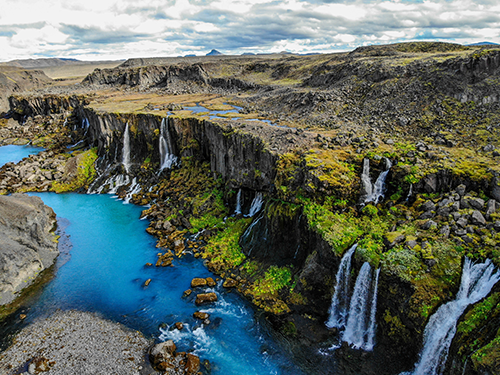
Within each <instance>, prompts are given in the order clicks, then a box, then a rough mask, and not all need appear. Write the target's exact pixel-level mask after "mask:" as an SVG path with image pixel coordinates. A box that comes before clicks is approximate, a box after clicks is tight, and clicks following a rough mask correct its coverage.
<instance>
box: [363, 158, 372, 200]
mask: <svg viewBox="0 0 500 375" xmlns="http://www.w3.org/2000/svg"><path fill="white" fill-rule="evenodd" d="M361 183H362V184H363V188H364V190H365V192H366V197H367V198H368V197H369V196H371V195H372V192H373V185H372V181H371V180H370V159H364V160H363V173H361ZM365 202H366V198H365Z"/></svg>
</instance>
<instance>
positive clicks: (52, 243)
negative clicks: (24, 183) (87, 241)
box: [0, 194, 59, 305]
mask: <svg viewBox="0 0 500 375" xmlns="http://www.w3.org/2000/svg"><path fill="white" fill-rule="evenodd" d="M56 225H57V222H56V215H55V213H54V211H53V210H52V209H51V208H50V207H47V206H46V205H44V204H43V202H42V200H41V199H40V198H39V197H30V196H27V195H24V194H13V195H11V196H1V195H0V233H1V236H0V305H5V304H7V303H10V302H12V301H13V300H14V299H15V297H16V293H17V292H19V291H20V290H22V289H23V288H25V287H26V286H28V285H30V284H31V283H32V282H33V280H34V279H35V277H36V276H37V275H38V274H40V272H42V271H43V270H44V269H46V268H48V267H50V266H51V265H52V264H53V263H54V261H55V259H56V257H57V255H58V254H59V251H58V249H57V237H56V235H55V233H54V231H55V228H56Z"/></svg>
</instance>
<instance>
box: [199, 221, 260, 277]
mask: <svg viewBox="0 0 500 375" xmlns="http://www.w3.org/2000/svg"><path fill="white" fill-rule="evenodd" d="M250 221H251V219H235V218H232V217H231V218H228V219H227V220H226V222H225V223H224V227H223V229H222V230H221V231H220V232H219V233H217V234H216V235H215V236H212V237H211V238H210V239H209V241H208V244H207V246H206V247H205V253H204V254H203V257H204V258H209V259H210V263H211V267H212V268H214V269H216V270H218V271H222V270H227V269H230V268H234V267H237V266H239V265H240V264H241V263H242V262H243V261H244V260H245V258H246V257H245V254H243V252H242V251H241V247H240V245H239V244H238V241H239V239H240V237H241V235H242V234H243V232H244V231H245V229H246V227H247V225H248V223H249V222H250Z"/></svg>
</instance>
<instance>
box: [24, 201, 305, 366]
mask: <svg viewBox="0 0 500 375" xmlns="http://www.w3.org/2000/svg"><path fill="white" fill-rule="evenodd" d="M33 195H37V196H39V197H41V198H42V200H43V201H44V202H45V204H47V205H48V206H50V207H52V208H53V209H54V211H55V212H56V213H57V215H58V218H59V225H60V227H62V229H63V230H64V235H63V237H62V238H61V240H60V248H61V250H62V251H63V253H62V254H61V255H60V256H59V258H58V264H57V271H56V276H55V278H54V279H53V280H52V281H51V282H50V283H49V284H48V285H47V286H46V288H45V289H44V291H43V293H42V294H41V296H40V297H39V299H38V300H37V302H36V303H35V304H34V305H33V306H32V307H31V308H30V311H29V316H30V318H31V319H32V318H33V317H36V316H44V315H47V314H50V313H51V312H53V311H54V310H55V309H63V310H66V309H78V310H84V311H95V312H99V313H101V314H103V315H104V316H105V317H107V318H109V319H112V320H115V321H118V322H121V323H123V324H125V325H127V326H129V327H131V328H133V329H137V330H140V331H142V332H143V333H144V334H145V335H147V336H151V337H154V338H161V339H162V340H166V339H170V338H171V339H174V341H175V342H176V344H177V346H178V347H179V348H180V349H181V350H190V349H195V353H196V354H198V355H199V356H200V357H201V358H202V359H208V360H210V361H211V362H212V366H213V368H212V374H225V375H230V374H289V373H294V374H295V373H299V371H298V370H296V369H295V368H294V366H293V365H292V364H291V363H290V361H289V360H287V359H286V356H285V355H284V354H283V353H282V352H280V349H279V348H278V345H277V344H275V343H274V342H273V341H272V339H271V338H270V336H269V334H268V333H267V330H266V327H265V325H262V324H261V322H259V321H258V320H256V319H255V317H254V313H253V310H252V308H251V307H250V306H249V305H248V304H247V302H246V301H244V300H243V299H242V298H241V297H239V296H238V295H237V294H235V293H228V292H227V291H226V290H224V289H223V288H222V287H221V286H220V285H219V286H217V287H215V288H213V289H210V290H213V291H215V292H216V293H217V294H218V296H219V301H218V302H217V303H215V304H214V305H213V306H209V307H204V308H201V309H200V308H197V307H196V305H195V304H194V298H195V296H194V294H195V293H193V295H192V296H190V297H188V298H182V295H183V292H184V291H185V290H186V289H189V288H190V282H191V279H192V278H194V277H208V276H210V277H213V278H214V279H215V278H216V276H215V275H213V274H211V273H210V272H209V271H208V270H207V269H206V268H205V267H204V266H203V264H202V262H201V261H200V260H198V259H196V258H194V257H193V256H192V255H190V254H188V255H186V256H184V257H183V258H181V259H177V258H176V259H175V260H174V262H173V264H174V266H173V267H166V268H162V267H158V268H157V267H154V266H153V267H147V266H145V264H146V263H148V262H149V263H153V264H154V263H155V262H156V260H157V256H156V254H157V253H158V250H159V249H157V248H156V247H155V244H156V241H155V239H154V238H153V237H152V236H150V235H148V234H147V233H146V232H145V229H146V227H147V224H148V223H147V222H146V221H145V220H139V215H140V213H141V208H140V207H137V206H134V205H130V204H123V202H122V201H119V200H116V199H113V198H111V197H110V196H109V195H82V194H73V193H71V194H55V193H37V194H33ZM147 279H151V280H152V281H151V283H150V285H149V286H148V287H144V282H145V281H146V280H147ZM197 310H201V311H205V312H208V313H209V314H210V320H211V321H212V323H211V324H210V325H208V326H206V327H203V326H201V325H200V323H199V322H198V321H196V320H195V319H194V318H193V317H192V315H193V313H194V312H195V311H197ZM176 322H182V323H184V324H185V328H184V329H183V330H182V331H178V330H170V329H169V327H170V326H172V325H173V324H174V323H176ZM269 353H272V355H271V354H269Z"/></svg>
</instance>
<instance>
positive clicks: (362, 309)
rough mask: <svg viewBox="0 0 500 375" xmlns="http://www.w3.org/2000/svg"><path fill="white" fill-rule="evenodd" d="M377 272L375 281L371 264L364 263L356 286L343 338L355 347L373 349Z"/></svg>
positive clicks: (377, 272) (376, 272)
mask: <svg viewBox="0 0 500 375" xmlns="http://www.w3.org/2000/svg"><path fill="white" fill-rule="evenodd" d="M375 274H376V278H375V282H373V280H372V269H371V267H370V264H369V263H368V262H365V263H363V265H362V266H361V269H360V271H359V274H358V277H357V279H356V284H355V286H354V292H353V294H352V298H351V303H350V307H349V313H348V318H347V323H346V327H345V331H344V334H343V336H342V340H343V341H346V342H347V343H349V344H350V345H351V346H352V347H353V348H355V349H363V350H373V346H374V337H375V313H376V304H377V288H378V285H377V284H378V274H379V270H377V271H375ZM370 293H371V296H370ZM370 297H371V298H370Z"/></svg>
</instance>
